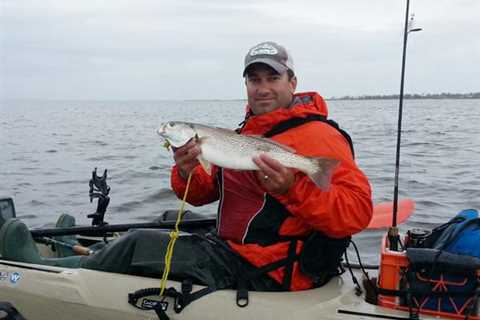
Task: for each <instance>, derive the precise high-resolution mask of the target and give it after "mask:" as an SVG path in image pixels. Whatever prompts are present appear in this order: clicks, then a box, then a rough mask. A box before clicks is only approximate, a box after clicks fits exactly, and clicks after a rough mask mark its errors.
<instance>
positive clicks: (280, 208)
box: [171, 42, 372, 290]
mask: <svg viewBox="0 0 480 320" xmlns="http://www.w3.org/2000/svg"><path fill="white" fill-rule="evenodd" d="M243 75H244V77H245V85H246V88H247V95H248V105H247V116H246V118H245V122H244V124H243V126H242V128H241V129H239V130H238V131H239V133H240V134H245V135H260V136H271V138H272V139H273V140H275V141H277V142H279V143H282V144H284V145H287V146H289V147H291V148H293V149H294V150H295V151H296V152H297V153H298V154H301V155H304V156H311V157H320V156H321V157H329V158H334V159H338V160H340V165H339V166H338V167H337V168H336V170H335V171H334V173H333V176H332V178H331V186H330V188H329V190H328V191H322V190H320V189H319V188H318V187H316V186H315V184H314V183H313V182H312V181H311V180H310V178H308V177H307V176H306V175H305V174H303V173H302V172H299V171H295V170H293V169H289V168H286V167H284V166H283V165H281V164H280V163H279V162H278V161H275V160H274V159H271V158H269V157H268V156H267V155H259V156H258V157H256V158H254V159H253V161H254V162H255V164H256V165H257V166H258V168H259V169H260V170H258V171H253V172H252V171H236V170H230V169H225V168H218V167H217V168H214V174H212V175H209V174H207V173H206V172H205V171H204V170H203V169H202V167H201V166H200V165H199V163H198V160H197V156H198V155H199V154H200V148H199V147H198V146H197V145H196V144H195V142H194V141H190V142H189V143H188V144H186V145H185V146H183V147H181V148H179V149H177V150H176V151H175V153H174V159H175V162H176V165H175V166H174V168H173V170H172V175H171V183H172V188H173V190H174V191H175V193H176V194H177V196H178V197H182V196H183V194H184V192H185V189H186V178H187V176H188V175H189V174H190V173H192V181H191V186H190V191H189V193H188V198H187V201H188V202H189V203H190V204H192V205H196V206H199V205H204V204H207V203H211V202H213V201H216V200H220V204H219V209H218V217H217V234H218V238H220V239H221V240H225V241H226V243H227V244H228V247H229V248H230V249H231V250H233V251H234V252H235V253H237V254H238V255H239V256H241V257H242V258H243V259H245V260H246V261H247V262H248V263H250V264H251V265H253V266H254V267H256V268H257V269H258V270H260V272H259V273H258V274H256V275H254V276H253V277H250V279H247V282H248V281H249V280H250V281H255V279H254V278H255V277H259V276H260V274H262V273H266V274H268V276H269V277H271V278H272V279H274V280H275V282H276V283H278V284H280V285H281V286H282V288H284V289H285V290H302V289H307V288H311V287H313V286H319V285H322V284H324V283H325V282H326V281H328V279H329V278H330V277H331V276H333V275H334V273H332V272H331V271H332V270H329V272H330V274H325V273H322V272H320V273H319V274H315V272H310V271H309V269H311V268H309V267H308V265H307V267H304V266H303V265H302V263H301V262H302V261H298V259H295V257H298V256H302V254H303V255H304V256H305V255H306V254H308V253H310V251H309V252H307V253H305V252H303V251H304V243H305V241H306V239H309V237H311V234H312V233H315V234H320V235H321V236H320V237H318V236H317V237H316V240H315V241H320V242H316V243H315V246H320V247H321V246H322V243H323V244H325V243H326V242H327V243H328V245H326V246H327V247H332V243H334V244H337V245H339V247H340V249H339V250H338V252H336V253H334V255H336V256H337V257H336V259H337V258H338V259H339V257H338V256H339V255H341V253H343V252H344V250H345V248H346V246H348V240H349V237H350V236H351V235H353V234H354V233H357V232H359V231H361V230H363V229H364V228H365V227H366V226H367V225H368V223H369V221H370V219H371V216H372V199H371V189H370V185H369V182H368V179H367V177H366V176H365V175H364V174H363V173H362V171H361V170H360V169H359V168H358V167H357V165H356V163H355V161H354V158H353V156H354V155H353V148H351V146H350V145H349V141H348V139H346V137H347V136H348V135H345V134H342V133H341V131H339V130H337V129H336V128H335V126H332V125H331V123H329V122H328V121H314V120H312V121H302V122H301V124H300V125H298V123H297V125H294V124H293V123H294V122H295V121H293V122H292V121H291V120H292V119H309V118H310V119H315V120H318V119H326V117H327V116H328V111H327V106H326V103H325V101H324V100H323V98H322V97H321V96H320V95H318V94H317V93H314V92H307V93H296V94H295V89H296V85H297V78H296V76H295V73H294V68H293V63H292V59H291V57H290V55H289V54H288V52H287V51H286V50H285V48H284V47H282V46H280V45H278V44H276V43H274V42H264V43H260V44H258V45H256V46H255V47H253V48H252V49H250V50H249V52H248V53H247V55H246V57H245V69H244V73H243ZM289 121H290V122H289ZM279 124H282V125H283V126H286V127H287V129H288V130H280V131H281V132H280V133H278V132H279V130H277V133H274V135H272V132H269V131H271V130H272V128H274V127H276V126H277V128H276V129H278V125H279ZM350 143H351V142H350ZM314 231H315V232H314ZM320 238H321V239H320ZM318 239H320V240H318ZM335 240H338V241H337V242H335ZM325 241H326V242H325ZM312 243H314V241H313V242H312ZM311 246H313V244H312V245H311ZM311 246H310V247H311ZM334 247H335V245H334ZM312 254H317V255H318V252H317V253H315V252H312ZM311 258H312V260H315V259H320V260H321V259H325V257H322V256H321V254H320V255H319V256H317V257H315V256H313V257H311ZM282 259H283V260H284V261H286V263H283V264H282V263H278V262H279V261H281V260H282ZM304 260H308V257H306V258H305V259H304ZM338 261H339V260H337V261H335V262H334V265H337V264H338ZM276 263H277V265H275V264H276ZM317 269H318V268H317ZM262 271H263V272H262ZM317 271H318V270H317Z"/></svg>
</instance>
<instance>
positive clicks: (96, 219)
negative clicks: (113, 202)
mask: <svg viewBox="0 0 480 320" xmlns="http://www.w3.org/2000/svg"><path fill="white" fill-rule="evenodd" d="M88 185H89V186H90V190H89V192H88V195H89V197H90V203H91V202H92V201H93V199H94V198H97V199H98V203H97V211H96V212H95V213H92V214H89V215H87V218H90V219H92V226H103V225H106V224H107V223H106V222H105V221H104V217H105V212H106V211H107V207H108V204H109V203H110V197H109V196H108V194H109V193H110V186H109V185H108V184H107V169H105V171H104V172H103V175H102V176H101V177H99V176H98V175H97V168H95V170H93V171H92V178H91V179H90V181H89V182H88Z"/></svg>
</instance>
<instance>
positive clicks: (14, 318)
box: [0, 301, 26, 320]
mask: <svg viewBox="0 0 480 320" xmlns="http://www.w3.org/2000/svg"><path fill="white" fill-rule="evenodd" d="M0 311H3V312H5V313H6V314H7V317H6V318H2V319H4V320H26V319H25V318H24V317H23V316H22V315H21V314H20V312H18V310H17V309H15V308H14V307H13V306H12V304H11V303H10V302H5V301H0Z"/></svg>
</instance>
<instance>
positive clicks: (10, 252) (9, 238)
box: [0, 219, 82, 268]
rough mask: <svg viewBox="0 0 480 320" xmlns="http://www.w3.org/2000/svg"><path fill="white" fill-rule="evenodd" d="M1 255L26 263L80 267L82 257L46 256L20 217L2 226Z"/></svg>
mask: <svg viewBox="0 0 480 320" xmlns="http://www.w3.org/2000/svg"><path fill="white" fill-rule="evenodd" d="M0 255H1V256H2V258H3V259H6V260H11V261H18V262H24V263H33V264H42V265H49V266H58V267H64V268H79V267H80V262H81V259H82V257H81V256H71V257H65V258H45V257H42V256H41V255H40V253H39V251H38V248H37V245H36V244H35V241H34V240H33V238H32V235H31V233H30V230H29V229H28V227H27V226H26V225H25V224H24V223H23V222H21V221H20V220H19V219H9V220H7V221H6V222H5V223H4V224H3V226H2V227H1V228H0Z"/></svg>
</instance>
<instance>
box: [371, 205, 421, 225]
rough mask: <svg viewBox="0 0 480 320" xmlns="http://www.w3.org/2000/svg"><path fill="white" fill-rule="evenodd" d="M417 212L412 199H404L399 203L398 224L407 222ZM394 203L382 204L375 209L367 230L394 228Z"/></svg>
mask: <svg viewBox="0 0 480 320" xmlns="http://www.w3.org/2000/svg"><path fill="white" fill-rule="evenodd" d="M413 210H415V202H414V201H413V200H412V199H403V200H400V201H399V202H398V208H397V224H400V223H402V222H404V221H405V220H407V219H408V218H409V217H410V216H411V215H412V213H413ZM392 216H393V202H382V203H379V204H377V205H375V206H374V207H373V217H372V220H371V221H370V224H369V225H368V226H367V229H380V228H387V227H391V226H392Z"/></svg>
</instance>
